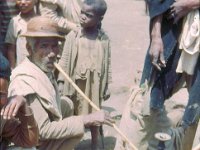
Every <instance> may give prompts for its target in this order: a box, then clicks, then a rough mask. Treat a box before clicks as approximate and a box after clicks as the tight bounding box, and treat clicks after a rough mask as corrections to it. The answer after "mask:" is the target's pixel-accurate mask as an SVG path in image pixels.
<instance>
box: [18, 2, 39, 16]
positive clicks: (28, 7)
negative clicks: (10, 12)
mask: <svg viewBox="0 0 200 150" xmlns="http://www.w3.org/2000/svg"><path fill="white" fill-rule="evenodd" d="M36 3H37V0H16V5H17V7H18V8H19V10H20V12H21V13H22V14H28V13H29V12H32V11H33V10H34V6H35V4H36Z"/></svg>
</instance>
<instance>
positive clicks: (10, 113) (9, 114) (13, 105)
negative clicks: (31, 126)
mask: <svg viewBox="0 0 200 150" xmlns="http://www.w3.org/2000/svg"><path fill="white" fill-rule="evenodd" d="M9 105H10V109H9V112H8V119H10V118H11V117H13V111H14V109H15V108H16V103H10V104H9Z"/></svg>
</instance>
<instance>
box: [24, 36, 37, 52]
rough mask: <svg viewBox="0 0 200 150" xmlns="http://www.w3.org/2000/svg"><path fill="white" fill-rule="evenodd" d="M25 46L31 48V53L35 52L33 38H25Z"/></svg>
mask: <svg viewBox="0 0 200 150" xmlns="http://www.w3.org/2000/svg"><path fill="white" fill-rule="evenodd" d="M26 41H27V44H28V45H29V46H30V47H31V49H32V51H34V50H35V43H36V38H34V37H26Z"/></svg>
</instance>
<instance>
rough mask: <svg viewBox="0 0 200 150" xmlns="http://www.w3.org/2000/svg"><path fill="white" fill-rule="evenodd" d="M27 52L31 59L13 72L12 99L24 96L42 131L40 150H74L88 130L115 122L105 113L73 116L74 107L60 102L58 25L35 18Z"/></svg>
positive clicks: (28, 38) (46, 19) (10, 91)
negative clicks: (14, 96)
mask: <svg viewBox="0 0 200 150" xmlns="http://www.w3.org/2000/svg"><path fill="white" fill-rule="evenodd" d="M24 36H25V37H26V38H27V50H28V51H29V54H30V57H29V58H27V59H25V60H24V61H23V62H22V63H21V64H20V65H19V66H17V67H16V69H14V70H13V72H12V76H11V83H10V86H9V96H13V95H17V94H18V95H23V96H25V97H26V99H27V101H28V102H29V103H30V107H31V108H32V109H33V113H34V116H35V119H36V121H37V123H38V127H39V135H40V139H39V150H44V149H49V150H71V149H74V147H75V145H76V144H77V143H79V141H80V139H81V138H82V136H83V134H84V129H85V127H88V126H91V125H101V124H102V123H109V122H110V121H112V120H111V119H110V116H109V115H107V114H105V113H104V112H102V111H98V112H96V113H94V114H90V115H85V116H71V115H72V113H73V103H72V102H71V100H70V99H67V98H60V96H59V93H58V88H57V83H56V80H55V78H54V75H53V71H54V64H53V63H54V62H55V61H56V56H57V54H58V53H59V49H58V41H59V40H63V36H61V35H59V32H58V28H57V24H56V23H55V22H53V21H52V20H51V19H50V18H46V17H41V16H39V17H35V18H33V19H31V20H30V21H29V22H28V25H27V32H26V33H25V34H24Z"/></svg>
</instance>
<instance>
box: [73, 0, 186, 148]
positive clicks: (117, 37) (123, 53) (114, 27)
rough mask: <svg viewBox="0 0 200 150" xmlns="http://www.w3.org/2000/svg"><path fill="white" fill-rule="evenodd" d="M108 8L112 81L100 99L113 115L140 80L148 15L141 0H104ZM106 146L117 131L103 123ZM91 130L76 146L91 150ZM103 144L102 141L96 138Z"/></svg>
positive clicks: (112, 142)
mask: <svg viewBox="0 0 200 150" xmlns="http://www.w3.org/2000/svg"><path fill="white" fill-rule="evenodd" d="M106 1H107V4H108V10H107V13H106V15H105V18H104V20H103V28H104V30H105V31H106V32H107V34H108V35H109V37H110V39H111V49H112V84H111V85H110V91H111V97H110V99H109V100H107V101H105V102H104V103H103V109H105V110H107V111H109V112H110V114H111V115H112V116H113V117H114V118H116V124H117V125H119V121H120V117H118V116H120V115H121V114H122V112H123V108H124V106H125V104H126V101H127V100H128V98H129V95H130V91H131V89H132V88H133V87H135V86H137V85H138V84H139V80H140V76H141V71H142V68H143V62H144V58H145V54H146V50H147V48H148V44H149V31H148V29H149V26H148V22H149V17H148V16H147V15H146V13H145V3H144V1H143V0H106ZM186 96H187V92H186V90H185V89H183V90H181V91H180V92H179V93H178V94H177V95H175V97H176V99H179V100H180V101H182V100H183V99H186ZM103 129H104V145H105V148H104V149H105V150H113V149H114V146H115V142H116V136H117V135H118V133H117V132H116V131H115V130H114V129H113V128H111V127H109V126H106V125H104V126H103ZM90 140H91V136H90V132H89V131H87V132H86V134H85V136H84V138H83V139H82V141H81V142H80V144H79V145H78V146H77V148H76V150H90V142H91V141H90ZM99 145H100V147H101V149H103V148H102V141H101V138H99Z"/></svg>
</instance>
